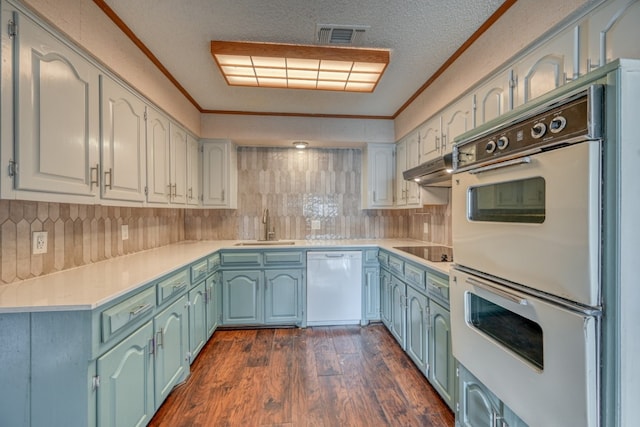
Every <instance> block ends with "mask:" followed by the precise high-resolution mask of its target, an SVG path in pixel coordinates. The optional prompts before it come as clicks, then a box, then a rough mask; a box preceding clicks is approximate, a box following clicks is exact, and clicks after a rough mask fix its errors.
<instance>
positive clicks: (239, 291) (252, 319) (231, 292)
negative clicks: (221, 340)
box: [222, 271, 264, 325]
mask: <svg viewBox="0 0 640 427" xmlns="http://www.w3.org/2000/svg"><path fill="white" fill-rule="evenodd" d="M261 281H262V272H260V271H223V272H222V305H223V308H222V314H223V323H224V324H225V325H255V324H258V323H263V318H264V315H263V311H262V306H263V292H262V284H261Z"/></svg>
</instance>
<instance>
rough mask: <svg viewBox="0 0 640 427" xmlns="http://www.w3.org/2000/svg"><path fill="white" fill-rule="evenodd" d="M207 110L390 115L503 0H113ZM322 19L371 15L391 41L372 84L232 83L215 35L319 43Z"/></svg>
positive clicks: (376, 40)
mask: <svg viewBox="0 0 640 427" xmlns="http://www.w3.org/2000/svg"><path fill="white" fill-rule="evenodd" d="M106 3H107V4H108V5H109V7H111V8H112V9H113V11H114V12H115V13H116V14H117V15H118V16H119V17H120V18H121V19H122V20H123V21H124V22H125V23H126V24H127V26H129V28H131V30H132V31H133V32H134V33H135V34H136V35H137V36H138V38H139V39H140V40H141V41H142V42H143V43H144V44H145V45H146V46H147V47H148V48H149V49H150V50H151V51H152V52H153V53H154V55H155V56H156V57H157V58H158V59H159V60H160V62H161V63H162V64H163V65H164V66H165V67H166V68H167V69H168V70H169V72H170V73H171V74H172V75H173V76H174V77H175V78H176V80H178V82H180V84H181V85H182V86H183V87H184V88H185V89H186V91H187V92H188V93H189V94H190V95H191V96H192V97H193V98H194V99H195V100H196V102H197V103H198V104H199V106H200V107H201V108H202V109H204V110H222V111H243V112H261V113H302V114H329V115H367V116H383V117H384V116H392V115H393V114H394V113H396V111H398V109H399V108H400V107H401V106H402V105H403V104H404V103H405V102H406V101H407V100H408V99H409V98H410V97H411V96H412V95H413V94H414V93H415V92H416V91H417V90H418V89H419V88H420V87H421V86H422V85H423V84H424V83H425V82H426V81H427V80H428V79H429V77H431V76H432V75H433V74H434V72H435V71H436V70H437V69H438V68H439V67H440V66H441V65H442V64H443V63H444V62H445V61H446V60H447V59H448V58H449V57H450V56H451V55H452V54H453V53H454V52H455V51H456V50H457V49H458V48H459V47H460V46H461V45H462V44H463V43H464V42H465V41H466V40H467V39H468V38H469V37H470V36H471V35H472V34H473V33H474V32H475V31H476V30H477V29H478V28H479V27H480V26H481V25H482V24H483V23H484V22H485V21H486V20H487V19H488V18H489V17H490V16H491V14H492V13H493V12H495V10H496V9H497V8H498V7H499V6H500V5H501V4H502V3H503V0H396V1H389V0H349V1H346V0H344V1H337V0H313V1H312V0H269V1H265V0H182V1H181V0H136V1H131V0H106ZM316 24H334V25H367V26H370V28H369V29H368V30H367V33H366V36H365V43H364V45H365V46H366V47H381V48H390V49H391V63H390V64H389V66H388V68H387V70H386V71H385V74H384V76H383V77H382V80H381V81H380V83H379V84H378V87H377V88H376V90H375V92H373V93H370V94H358V93H342V92H328V91H308V90H300V89H268V88H244V87H232V86H227V84H226V82H225V81H224V78H223V77H222V76H221V75H220V73H219V71H218V69H217V68H216V66H215V64H214V61H213V59H212V58H211V55H210V53H209V42H210V41H211V40H247V41H265V42H282V43H299V44H314V41H315V31H316Z"/></svg>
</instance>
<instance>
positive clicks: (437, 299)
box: [378, 251, 457, 410]
mask: <svg viewBox="0 0 640 427" xmlns="http://www.w3.org/2000/svg"><path fill="white" fill-rule="evenodd" d="M386 255H387V253H385V252H383V251H381V252H380V254H379V256H378V258H379V259H381V262H380V266H381V267H380V273H379V277H380V285H379V290H380V308H381V310H380V317H381V320H382V322H383V323H384V325H385V326H386V327H387V329H388V330H389V332H391V334H392V335H393V336H394V338H395V339H396V340H397V341H398V343H399V344H400V346H401V347H402V349H403V350H404V351H405V352H406V353H407V355H408V356H409V357H410V358H411V360H413V362H414V363H415V364H416V366H417V368H418V369H419V370H420V371H421V372H422V373H423V374H424V375H425V376H426V377H427V379H428V380H429V382H430V383H431V385H432V386H433V387H434V388H435V389H436V391H437V392H438V393H439V394H440V396H441V397H442V399H443V400H444V401H445V402H446V403H447V405H448V406H449V407H450V408H451V409H452V410H453V409H454V407H455V401H456V397H457V395H456V386H457V383H456V377H455V363H456V361H455V359H454V357H453V352H452V350H451V320H450V316H449V309H448V299H449V298H448V292H447V290H446V289H445V290H442V289H441V287H442V288H446V286H445V285H444V284H441V283H440V282H446V276H444V275H443V274H442V273H438V272H434V271H431V270H429V269H427V268H425V267H421V266H419V265H417V264H413V263H411V262H409V261H404V260H403V259H400V258H397V256H395V255H393V256H392V255H388V256H386ZM387 259H389V260H391V261H394V260H396V259H397V262H396V263H397V264H398V268H396V269H395V270H393V273H392V272H391V271H390V270H389V269H388V268H392V267H393V262H385V261H386V260H387ZM425 285H426V286H425ZM423 288H424V289H423ZM431 288H435V290H432V289H431Z"/></svg>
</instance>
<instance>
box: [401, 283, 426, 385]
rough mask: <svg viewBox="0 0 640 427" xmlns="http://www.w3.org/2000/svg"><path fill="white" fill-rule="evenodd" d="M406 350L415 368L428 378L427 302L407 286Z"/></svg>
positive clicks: (422, 296)
mask: <svg viewBox="0 0 640 427" xmlns="http://www.w3.org/2000/svg"><path fill="white" fill-rule="evenodd" d="M406 302H407V303H406V304H407V321H406V322H407V339H406V341H407V348H406V352H407V354H408V355H409V357H410V358H411V359H412V360H413V362H414V363H415V364H416V366H417V367H418V368H419V369H420V370H421V371H422V372H423V373H425V375H427V377H428V378H429V367H428V366H429V363H428V361H429V354H428V352H427V350H428V348H429V347H431V346H430V345H429V341H430V340H429V300H428V299H427V297H426V296H425V295H423V294H421V293H420V292H418V291H416V290H415V289H413V288H412V287H410V286H407V297H406Z"/></svg>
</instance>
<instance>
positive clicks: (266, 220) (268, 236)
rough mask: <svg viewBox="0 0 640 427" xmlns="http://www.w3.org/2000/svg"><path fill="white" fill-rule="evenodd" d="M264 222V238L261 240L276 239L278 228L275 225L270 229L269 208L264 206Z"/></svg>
mask: <svg viewBox="0 0 640 427" xmlns="http://www.w3.org/2000/svg"><path fill="white" fill-rule="evenodd" d="M262 223H263V224H264V234H263V236H262V239H260V240H276V230H275V227H274V228H273V229H272V230H271V231H269V228H270V221H269V209H267V208H264V210H263V211H262Z"/></svg>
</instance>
